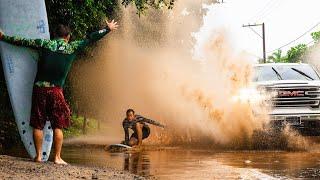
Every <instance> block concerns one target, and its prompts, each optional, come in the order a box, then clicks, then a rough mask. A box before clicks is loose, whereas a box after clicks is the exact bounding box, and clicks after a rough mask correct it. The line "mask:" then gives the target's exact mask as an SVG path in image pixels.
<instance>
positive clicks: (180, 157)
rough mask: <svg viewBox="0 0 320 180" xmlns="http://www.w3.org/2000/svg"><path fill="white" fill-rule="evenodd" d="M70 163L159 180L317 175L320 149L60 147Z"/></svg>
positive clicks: (307, 176) (289, 177) (304, 176)
mask: <svg viewBox="0 0 320 180" xmlns="http://www.w3.org/2000/svg"><path fill="white" fill-rule="evenodd" d="M63 158H64V159H65V160H66V161H67V162H69V163H72V164H81V165H88V166H101V167H103V166H107V167H112V168H116V169H118V170H125V171H129V172H131V173H134V174H137V175H141V176H144V177H155V178H160V179H208V178H210V179H234V178H235V179H272V178H280V179H291V178H307V179H309V178H320V152H277V151H268V152H256V151H241V152H238V151H237V152H212V151H201V150H185V149H174V148H170V149H165V150H157V151H152V150H149V151H142V152H124V153H109V152H106V151H104V150H102V149H101V148H74V147H72V148H71V147H68V148H65V149H64V153H63Z"/></svg>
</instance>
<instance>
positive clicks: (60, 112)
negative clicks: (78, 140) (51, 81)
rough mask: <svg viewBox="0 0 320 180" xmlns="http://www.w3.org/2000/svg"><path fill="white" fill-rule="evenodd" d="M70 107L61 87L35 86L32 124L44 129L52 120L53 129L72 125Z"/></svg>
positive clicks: (34, 126)
mask: <svg viewBox="0 0 320 180" xmlns="http://www.w3.org/2000/svg"><path fill="white" fill-rule="evenodd" d="M70 114H71V112H70V109H69V105H68V104H67V102H66V101H65V99H64V96H63V90H62V88H60V87H34V88H33V95H32V109H31V120H30V126H32V127H33V128H36V129H41V130H42V129H43V128H44V126H45V124H46V121H50V122H51V127H52V129H63V128H67V127H69V126H70Z"/></svg>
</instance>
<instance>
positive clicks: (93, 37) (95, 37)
mask: <svg viewBox="0 0 320 180" xmlns="http://www.w3.org/2000/svg"><path fill="white" fill-rule="evenodd" d="M106 24H107V26H106V27H105V28H104V29H101V30H100V31H96V32H93V33H91V34H89V35H88V37H87V38H86V39H84V40H82V41H74V42H72V43H71V44H73V45H74V46H76V47H77V49H78V51H82V50H83V49H84V48H85V47H87V46H88V45H90V44H91V43H94V42H96V41H99V40H100V39H102V38H103V37H104V36H105V35H107V34H108V33H109V32H111V31H113V30H116V29H117V28H118V25H117V22H115V21H114V20H112V21H111V22H110V23H109V22H108V21H106Z"/></svg>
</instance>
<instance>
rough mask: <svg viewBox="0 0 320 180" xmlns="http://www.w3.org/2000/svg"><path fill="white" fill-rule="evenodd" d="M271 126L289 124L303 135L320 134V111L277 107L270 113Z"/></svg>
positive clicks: (277, 126) (280, 126)
mask: <svg viewBox="0 0 320 180" xmlns="http://www.w3.org/2000/svg"><path fill="white" fill-rule="evenodd" d="M269 115H270V119H271V122H270V124H271V126H272V127H276V128H282V127H284V126H286V125H289V126H290V127H291V128H293V129H296V130H298V131H299V132H300V133H301V134H302V135H306V136H320V111H313V110H310V109H308V110H303V111H301V109H300V110H298V109H280V110H279V109H277V110H274V111H272V112H271V113H270V114H269Z"/></svg>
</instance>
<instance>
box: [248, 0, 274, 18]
mask: <svg viewBox="0 0 320 180" xmlns="http://www.w3.org/2000/svg"><path fill="white" fill-rule="evenodd" d="M275 2H277V0H269V1H268V2H267V3H266V4H265V6H264V7H263V8H261V10H260V11H258V12H257V13H256V14H255V15H254V16H252V17H251V18H250V19H249V21H253V20H257V19H258V17H259V16H261V15H263V14H264V13H265V12H266V11H268V10H269V9H270V8H272V7H273V4H274V3H275Z"/></svg>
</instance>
